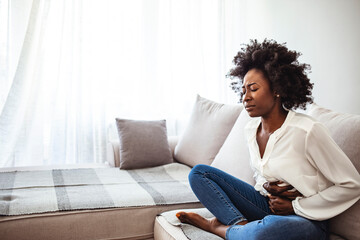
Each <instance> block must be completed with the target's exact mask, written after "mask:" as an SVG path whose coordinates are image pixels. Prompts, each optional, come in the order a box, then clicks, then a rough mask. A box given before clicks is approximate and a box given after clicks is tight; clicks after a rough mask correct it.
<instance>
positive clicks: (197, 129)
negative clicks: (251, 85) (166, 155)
mask: <svg viewBox="0 0 360 240" xmlns="http://www.w3.org/2000/svg"><path fill="white" fill-rule="evenodd" d="M242 108H243V107H242V105H235V104H234V105H231V104H222V103H217V102H213V101H210V100H208V99H206V98H203V97H200V96H199V95H198V96H197V98H196V102H195V106H194V107H193V111H192V114H191V117H190V120H189V123H188V125H187V127H186V128H185V131H184V133H183V134H182V136H181V137H180V139H179V142H178V144H177V145H176V147H175V159H176V160H177V161H178V162H181V163H184V164H186V165H189V166H191V167H193V166H195V165H196V164H207V165H210V164H211V163H212V161H213V160H214V158H215V156H216V154H217V153H218V151H219V149H220V148H221V146H222V145H223V143H224V141H225V139H226V137H227V136H228V134H229V132H230V130H231V129H232V127H233V126H234V123H235V121H236V119H237V117H238V116H239V114H240V112H241V110H242Z"/></svg>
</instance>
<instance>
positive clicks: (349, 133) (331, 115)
mask: <svg viewBox="0 0 360 240" xmlns="http://www.w3.org/2000/svg"><path fill="white" fill-rule="evenodd" d="M308 114H309V115H310V116H312V117H313V118H315V119H317V120H318V121H320V122H322V123H323V124H324V125H325V126H326V127H327V128H328V129H329V131H330V134H331V137H332V138H333V139H334V141H335V142H336V143H337V144H338V145H339V147H340V148H341V149H342V150H343V151H344V153H345V154H346V155H347V156H348V157H349V158H350V160H351V161H352V163H353V164H354V166H355V167H356V169H357V170H358V172H360V147H359V146H360V116H359V115H354V114H346V113H338V112H334V111H332V110H329V109H326V108H323V107H320V106H318V105H316V104H313V105H312V106H311V108H310V111H309V113H308ZM359 216H360V201H358V202H357V203H355V204H354V205H353V206H352V207H351V208H349V209H348V210H346V211H345V212H343V213H342V214H340V215H338V216H336V217H334V218H332V219H331V220H330V230H331V232H332V233H335V234H336V235H339V236H341V237H343V238H345V239H360V237H359V229H360V221H359Z"/></svg>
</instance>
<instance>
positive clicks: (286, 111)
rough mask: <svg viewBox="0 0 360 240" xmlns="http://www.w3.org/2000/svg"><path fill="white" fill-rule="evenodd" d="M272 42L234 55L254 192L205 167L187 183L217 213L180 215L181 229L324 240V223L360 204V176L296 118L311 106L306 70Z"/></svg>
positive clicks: (316, 130) (309, 124)
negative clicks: (247, 119) (298, 110)
mask: <svg viewBox="0 0 360 240" xmlns="http://www.w3.org/2000/svg"><path fill="white" fill-rule="evenodd" d="M299 56H300V53H298V52H295V51H289V50H288V49H287V48H286V46H285V45H284V44H278V43H276V42H275V41H273V40H265V41H264V42H262V43H258V42H257V41H256V40H255V41H251V42H250V44H248V45H246V46H245V48H242V49H241V51H240V52H238V54H237V55H236V56H235V58H234V63H235V68H233V69H232V70H231V71H230V73H229V76H230V77H231V78H232V79H234V78H236V79H239V80H240V82H239V81H235V80H234V81H233V83H232V86H233V89H234V90H235V91H236V92H240V95H241V101H242V103H243V105H244V108H245V109H246V111H247V112H248V114H249V115H250V117H259V118H256V119H252V120H251V121H250V122H249V123H248V124H247V126H246V129H245V130H246V135H247V139H248V144H249V151H250V156H251V166H252V168H253V170H254V172H255V174H254V177H255V181H256V184H255V186H254V187H253V186H251V185H249V184H247V183H245V182H243V181H241V180H240V179H237V178H235V177H233V176H231V175H229V174H227V173H225V172H222V171H220V170H218V169H216V168H213V167H211V166H207V165H197V166H195V167H194V168H193V169H192V171H191V172H190V175H189V180H190V185H191V187H192V189H193V191H194V193H195V194H196V196H197V197H198V198H199V200H200V202H201V203H202V204H203V205H204V206H205V207H207V208H208V209H209V211H210V212H212V213H213V215H214V216H215V218H213V219H211V220H208V219H204V218H203V217H201V216H199V215H197V214H195V213H186V212H179V213H177V214H176V216H177V217H178V218H179V219H180V221H181V222H183V223H188V224H192V225H195V226H197V227H199V228H201V229H203V230H206V231H209V232H212V233H214V234H216V235H218V236H220V237H222V238H226V239H276V240H279V239H326V238H327V224H326V220H327V219H329V218H331V217H334V216H336V215H338V214H340V213H341V212H343V211H345V210H346V209H348V208H349V207H350V206H351V205H353V204H354V203H355V202H356V201H358V200H359V198H360V175H359V173H358V172H357V170H356V169H355V167H354V166H353V165H352V163H351V161H350V160H349V159H348V158H347V156H346V155H345V154H344V153H343V152H342V151H341V149H340V148H339V147H338V146H337V145H336V144H335V142H334V141H333V140H332V139H331V137H330V136H329V134H328V131H327V130H326V129H325V127H324V126H323V125H322V124H320V123H318V122H316V121H315V120H313V119H312V118H310V117H308V116H306V115H304V114H299V113H295V112H293V111H292V110H291V109H296V108H298V107H300V108H303V109H305V108H306V104H307V103H311V102H312V97H311V91H312V87H313V85H312V84H311V83H310V81H309V78H308V77H307V73H306V72H307V70H309V65H307V64H300V63H299V62H298V60H297V59H298V57H299Z"/></svg>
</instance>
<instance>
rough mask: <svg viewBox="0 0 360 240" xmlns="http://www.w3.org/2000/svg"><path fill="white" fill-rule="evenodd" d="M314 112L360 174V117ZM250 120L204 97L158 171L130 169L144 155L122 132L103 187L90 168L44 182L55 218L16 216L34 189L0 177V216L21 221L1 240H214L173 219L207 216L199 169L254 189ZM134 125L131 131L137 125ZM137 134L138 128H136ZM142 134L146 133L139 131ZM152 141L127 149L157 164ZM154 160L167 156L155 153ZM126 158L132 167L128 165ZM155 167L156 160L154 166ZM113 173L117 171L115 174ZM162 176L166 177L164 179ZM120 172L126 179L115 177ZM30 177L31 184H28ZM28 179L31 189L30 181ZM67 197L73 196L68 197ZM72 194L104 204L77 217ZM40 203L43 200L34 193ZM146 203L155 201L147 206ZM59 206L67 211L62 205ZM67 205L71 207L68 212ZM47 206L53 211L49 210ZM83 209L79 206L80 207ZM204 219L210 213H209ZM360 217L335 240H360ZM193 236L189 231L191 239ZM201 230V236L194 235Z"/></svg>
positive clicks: (350, 219) (359, 210)
mask: <svg viewBox="0 0 360 240" xmlns="http://www.w3.org/2000/svg"><path fill="white" fill-rule="evenodd" d="M308 113H309V114H310V115H311V116H313V117H314V118H316V119H318V120H319V121H321V122H323V123H324V124H325V125H327V126H328V127H329V129H330V132H331V134H332V136H333V138H334V139H335V141H336V142H337V143H338V144H339V146H340V147H341V148H342V149H343V150H344V152H345V153H346V154H347V155H348V156H349V158H350V159H351V160H352V161H353V163H354V165H355V167H356V168H357V170H358V171H359V170H360V148H359V147H358V146H360V116H356V115H350V114H339V113H335V112H332V111H330V110H326V109H324V108H321V107H319V106H317V105H313V106H311V109H310V111H309V112H308ZM248 120H249V116H248V115H247V114H246V111H242V106H240V105H228V104H219V103H215V102H212V101H209V100H207V99H204V98H201V97H200V96H198V97H197V101H196V103H195V106H194V108H193V112H192V115H191V118H190V120H189V123H188V125H187V128H186V129H185V131H184V133H183V134H182V135H181V136H180V137H179V138H178V139H177V138H169V140H168V141H167V142H168V145H167V147H168V148H170V150H169V151H170V154H171V155H172V156H173V158H174V159H176V160H173V159H171V160H169V161H168V160H164V161H159V162H157V163H156V164H157V165H158V166H154V167H147V168H142V167H140V168H138V167H135V168H134V169H131V162H132V160H131V159H132V157H134V155H133V154H135V155H137V154H138V152H135V153H134V152H131V150H130V152H131V154H129V152H127V151H128V150H126V149H125V147H124V143H126V142H127V140H128V138H129V136H128V135H126V134H125V133H124V132H126V131H125V130H120V129H119V136H120V139H122V144H120V143H119V141H114V140H113V141H110V142H109V146H108V152H109V163H110V166H106V167H102V168H98V167H97V168H91V171H95V172H96V174H95V176H97V177H98V179H100V180H97V181H93V180H92V179H93V178H89V179H87V178H86V177H82V176H83V174H82V173H81V171H85V172H86V170H84V169H75V170H74V171H70V172H73V173H71V174H70V173H69V172H67V170H62V171H60V172H59V171H58V170H52V171H50V172H52V173H51V174H54V173H55V177H54V175H52V176H51V177H50V179H51V178H52V179H53V180H54V182H53V183H52V185H51V184H49V183H44V182H40V183H38V184H37V185H36V184H35V185H36V186H35V187H37V188H42V189H43V188H51V189H56V190H53V191H55V195H56V192H58V193H57V194H58V195H56V196H57V197H58V198H56V199H55V200H56V201H58V202H56V201H55V200H53V201H55V203H54V202H52V205H51V204H50V205H51V206H53V210H52V211H51V212H43V213H31V214H25V212H24V214H21V213H22V212H21V211H25V210H26V207H24V208H21V207H20V210H19V208H18V209H17V210H16V209H15V208H14V209H12V207H13V206H15V205H16V204H15V203H16V202H17V201H18V202H24V200H23V199H22V195H21V193H20V194H19V195H17V194H15V193H16V192H17V191H19V190H26V189H30V188H29V186H26V184H25V183H21V184H19V185H18V182H17V181H16V180H12V181H9V180H8V176H9V175H7V176H6V175H4V174H3V175H1V174H0V211H2V212H6V211H5V210H4V209H5V208H7V213H11V212H13V213H16V214H17V215H11V214H10V216H0V239H153V238H154V239H169V240H173V239H177V240H179V239H188V238H190V239H208V237H205V238H203V237H200V238H194V236H204V235H201V234H202V233H201V232H200V233H199V234H200V235H199V234H198V233H197V234H195V235H191V234H190V235H189V231H186V229H188V226H184V225H180V224H179V223H177V222H176V219H175V221H174V219H171V217H172V218H173V217H174V216H173V213H174V212H176V211H178V210H179V209H193V208H196V209H200V210H199V211H203V210H204V209H203V207H202V205H201V204H200V203H199V202H198V201H197V199H196V197H195V196H194V195H193V194H192V191H191V189H190V187H189V184H188V182H187V177H186V176H187V174H188V172H189V171H190V169H191V167H192V166H194V165H196V164H198V163H203V164H211V165H213V166H215V167H218V168H220V169H222V170H224V171H227V172H229V173H231V174H233V175H235V176H237V177H239V178H241V179H243V180H245V181H247V182H249V183H251V184H253V183H254V181H253V179H252V170H251V168H250V166H249V153H248V150H247V147H246V143H245V138H244V136H243V127H244V126H245V124H246V122H247V121H248ZM119 121H120V120H119ZM130 123H131V124H132V122H131V121H130ZM136 124H137V123H136ZM140 124H143V123H140ZM161 124H163V122H162V123H161ZM135 130H139V129H137V128H135ZM143 131H144V129H143V128H142V129H141V131H140V132H143ZM135 132H136V131H135ZM135 132H131V134H130V136H133V137H135V139H136V137H138V136H137V134H139V132H136V133H135ZM150 135H151V134H150ZM147 137H149V136H147ZM147 137H144V138H141V141H140V142H142V143H143V141H147V142H151V143H152V144H150V145H146V144H145V145H146V146H145V147H144V145H141V144H136V145H135V146H134V145H132V144H134V142H133V141H134V140H133V139H132V140H131V139H130V142H131V141H132V144H130V145H128V146H132V147H133V148H137V147H139V146H140V148H138V149H137V151H140V152H141V149H146V151H147V152H148V154H147V155H145V159H146V158H148V159H151V158H153V157H154V156H151V155H152V154H151V153H150V152H152V150H151V148H153V147H154V145H163V146H165V145H164V142H162V141H160V140H159V139H157V138H156V137H153V136H150V139H151V140H149V138H147ZM125 138H126V139H127V140H126V139H125ZM125 140H126V141H125ZM166 144H167V143H166ZM139 149H140V150H139ZM155 153H157V154H160V153H159V152H156V151H155ZM143 157H144V156H143ZM126 158H127V160H128V162H126V161H125V159H126ZM129 159H130V160H129ZM154 161H155V162H156V161H157V160H153V161H151V162H154ZM127 164H130V165H127ZM137 164H139V163H137ZM111 166H114V167H115V168H111ZM119 166H123V167H122V168H127V167H129V166H130V169H129V170H124V169H120V170H119V169H118V168H119ZM132 167H133V166H132ZM85 169H89V168H85ZM101 169H102V170H101ZM159 169H162V170H161V171H160V172H158V170H159ZM3 170H4V169H3ZM91 171H90V172H91ZM45 172H46V171H45ZM119 172H120V177H119V176H117V175H116V174H119ZM17 173H18V172H17ZM17 173H16V174H17ZM32 173H33V172H32ZM41 173H44V172H41ZM48 173H49V171H48ZM68 173H69V174H68ZM56 174H57V175H56ZM112 174H115V175H112ZM129 175H130V176H131V178H129ZM29 176H32V174H30V175H29ZM58 176H62V178H60V180H59V178H58ZM66 176H68V177H66ZM75 176H78V177H75ZM124 176H127V177H128V178H127V181H129V182H132V183H134V182H135V185H132V186H127V188H126V187H125V188H124V189H127V190H124V191H123V194H120V193H116V189H117V186H120V185H121V184H126V183H127V182H126V181H124V178H125V177H124ZM169 176H170V177H169ZM97 177H96V178H97ZM103 177H104V178H103ZM14 178H15V177H14ZM23 178H25V179H26V177H23ZM69 178H73V179H75V182H71V183H70V182H67V181H70V180H67V179H69ZM28 179H30V182H31V177H30V178H28ZM120 179H121V180H120ZM131 179H132V180H131ZM130 180H131V181H130ZM9 182H12V185H13V187H9ZM120 182H121V183H120ZM162 184H164V186H165V185H167V184H170V187H169V186H168V187H167V188H163V187H162V186H161V185H162ZM172 184H173V185H172ZM89 185H95V186H97V187H98V188H100V187H99V186H100V185H101V186H102V187H104V188H106V191H103V189H102V190H101V189H100V190H101V191H103V192H105V193H106V194H108V195H111V199H112V204H113V202H116V201H117V202H121V201H120V200H119V199H122V198H129V196H130V199H131V196H132V200H131V201H132V202H130V203H128V204H123V205H121V204H119V203H118V204H113V205H109V204H108V203H107V202H106V201H105V200H103V201H102V200H101V199H103V198H102V197H101V196H102V195H101V194H99V192H96V191H94V194H93V195H91V194H90V195H89V194H84V195H82V194H79V193H78V192H77V191H76V190H75V189H77V188H79V187H84V188H85V187H87V186H89ZM16 186H18V187H16ZM54 186H55V187H54ZM134 186H137V187H134ZM176 186H178V187H176ZM33 187H34V186H33ZM135 188H138V189H142V192H143V193H138V195H136V194H135V192H136V189H135ZM164 189H165V190H164ZM66 191H67V194H64V192H66ZM91 191H92V190H91ZM101 191H100V192H101ZM32 192H33V191H32ZM71 194H73V195H76V196H77V197H78V199H80V200H79V201H80V202H81V201H82V202H83V203H89V202H91V203H93V202H96V201H94V200H93V199H92V198H94V199H98V201H99V202H100V203H98V202H97V203H96V204H95V206H94V205H92V206H86V207H84V206H78V207H77V208H79V209H78V210H77V209H76V206H75V207H74V206H73V205H74V204H73V203H72V202H71V201H72V200H71V199H70V200H69V199H68V200H66V199H65V200H64V199H61V197H62V196H70V195H71ZM106 194H105V195H106ZM166 194H168V195H166ZM165 195H166V196H165ZM42 196H43V195H42ZM42 196H41V197H42ZM84 196H86V197H84ZM161 196H164V197H163V198H162V197H161ZM174 196H176V197H174ZM33 197H35V198H37V199H41V197H39V196H35V194H33ZM82 197H83V198H82ZM144 199H145V200H144ZM149 199H150V200H149ZM164 199H165V200H164ZM169 199H170V200H169ZM66 201H67V202H66ZM142 201H144V202H146V201H148V202H147V203H146V204H144V202H142ZM60 202H61V204H58V203H60ZM141 202H142V203H141ZM149 202H150V203H149ZM151 202H152V203H151ZM65 203H69V204H68V205H66V204H65ZM44 204H45V203H44ZM46 204H48V205H49V203H46ZM72 204H73V205H72ZM76 204H79V203H78V202H76ZM76 204H75V205H76ZM101 204H103V205H101ZM107 204H108V205H107ZM18 205H19V204H18ZM20 205H22V204H20ZM30 205H31V203H30ZM59 205H60V206H61V207H59ZM141 205H146V206H141ZM38 208H40V209H41V208H42V205H41V204H40V206H38ZM24 209H25V210H24ZM170 210H172V211H174V212H171V213H170V214H169V212H168V211H170ZM33 211H34V210H33ZM34 212H36V211H34ZM204 212H205V214H208V213H206V211H204ZM19 214H20V215H19ZM359 214H360V203H359V202H357V203H356V204H355V205H354V206H353V207H351V208H350V209H349V210H347V211H346V212H344V213H343V214H341V215H339V216H337V217H335V218H334V219H332V220H331V231H332V239H360V238H359V236H360V232H359V229H360V220H359V218H358V216H359ZM169 216H170V217H169ZM183 230H184V231H183ZM193 230H194V229H190V232H193ZM195 231H200V230H198V229H195ZM185 234H186V235H185ZM215 239H216V238H215Z"/></svg>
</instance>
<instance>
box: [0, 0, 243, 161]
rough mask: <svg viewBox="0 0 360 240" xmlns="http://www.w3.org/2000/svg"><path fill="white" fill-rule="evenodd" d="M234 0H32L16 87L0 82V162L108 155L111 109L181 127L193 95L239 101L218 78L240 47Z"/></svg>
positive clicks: (91, 158)
mask: <svg viewBox="0 0 360 240" xmlns="http://www.w3.org/2000/svg"><path fill="white" fill-rule="evenodd" d="M23 1H25V0H23ZM3 2H6V1H2V4H3ZM234 4H235V3H234V1H215V0H211V1H210V0H207V1H169V0H164V1H147V0H126V1H125V0H122V1H118V0H107V1H104V0H101V1H100V0H92V1H73V0H64V1H42V0H34V1H33V2H32V5H31V6H30V5H29V6H30V7H31V11H30V9H29V11H30V17H29V19H28V22H27V23H26V24H27V25H26V26H27V27H26V34H25V38H24V41H23V43H22V50H21V52H20V56H19V61H18V62H16V64H17V65H16V66H15V68H16V69H17V70H16V72H15V77H14V78H13V80H12V79H11V82H12V84H13V86H12V88H11V91H10V93H9V94H7V93H6V91H4V90H3V89H2V90H1V94H2V95H1V96H2V101H3V102H4V108H3V112H2V119H1V121H2V126H3V130H4V133H5V134H6V136H7V140H6V141H5V140H2V141H3V142H2V143H1V144H2V145H3V146H4V147H5V149H7V151H5V152H3V153H2V158H1V161H2V162H1V166H2V167H5V166H22V165H44V164H73V163H91V162H98V163H101V162H105V161H106V151H105V149H106V142H107V140H108V139H109V138H110V137H111V134H113V133H109V129H110V131H112V132H114V131H115V129H114V118H115V117H120V118H131V119H167V121H168V122H167V125H168V134H169V135H178V134H180V133H181V131H182V129H181V127H180V126H183V125H181V123H183V122H184V121H186V119H187V118H188V117H189V114H190V112H191V108H192V105H193V103H194V101H195V97H196V94H200V95H202V96H204V97H207V98H210V99H213V100H217V101H223V102H226V101H227V102H231V101H233V103H236V100H235V99H236V95H235V94H233V93H231V90H230V88H229V81H228V80H227V79H226V78H225V74H226V73H227V71H228V70H229V67H230V63H231V60H232V56H233V54H234V53H235V52H234V49H235V48H236V47H238V46H239V44H238V43H239V41H238V42H236V44H234V43H232V42H231V41H235V40H236V39H238V38H239V37H238V36H239V35H240V32H234V33H232V32H231V28H232V27H234V25H238V26H240V24H241V23H240V22H236V21H233V18H232V17H233V15H232V14H231V12H232V8H233V6H234ZM24 6H25V5H24ZM9 9H11V8H9ZM4 11H5V13H6V9H5V10H4V8H2V12H1V17H2V18H4ZM9 13H11V11H9ZM2 31H4V30H2ZM5 35H6V34H5ZM20 35H21V34H20ZM1 41H2V42H1V43H2V44H1V48H2V49H3V48H5V46H6V43H7V42H6V39H4V38H2V39H1ZM1 59H2V61H4V60H5V61H6V56H5V55H2V56H1ZM2 69H3V68H2ZM4 74H6V71H5V73H4V71H3V72H2V76H1V80H2V82H3V81H4V79H5V75H4ZM5 95H6V96H7V97H8V98H7V100H6V102H5V97H4V96H5ZM3 139H4V138H3Z"/></svg>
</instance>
